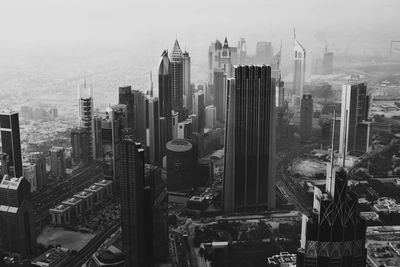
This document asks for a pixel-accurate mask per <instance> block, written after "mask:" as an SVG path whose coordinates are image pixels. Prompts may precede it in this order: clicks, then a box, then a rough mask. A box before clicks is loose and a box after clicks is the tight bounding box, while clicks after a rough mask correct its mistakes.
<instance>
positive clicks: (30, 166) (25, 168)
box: [22, 162, 38, 192]
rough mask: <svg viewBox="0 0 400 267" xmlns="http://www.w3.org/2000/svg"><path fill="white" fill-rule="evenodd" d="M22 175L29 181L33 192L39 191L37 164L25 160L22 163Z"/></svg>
mask: <svg viewBox="0 0 400 267" xmlns="http://www.w3.org/2000/svg"><path fill="white" fill-rule="evenodd" d="M22 175H23V177H24V179H25V180H27V181H28V182H29V185H30V188H31V192H35V191H37V189H38V188H37V179H36V164H35V163H29V162H24V163H23V164H22Z"/></svg>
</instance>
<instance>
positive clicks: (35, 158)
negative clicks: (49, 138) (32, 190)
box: [28, 152, 47, 190]
mask: <svg viewBox="0 0 400 267" xmlns="http://www.w3.org/2000/svg"><path fill="white" fill-rule="evenodd" d="M28 162H29V163H31V164H35V165H36V184H37V189H38V190H40V189H42V188H43V186H45V185H46V184H47V173H46V158H45V156H44V154H43V152H31V153H29V154H28Z"/></svg>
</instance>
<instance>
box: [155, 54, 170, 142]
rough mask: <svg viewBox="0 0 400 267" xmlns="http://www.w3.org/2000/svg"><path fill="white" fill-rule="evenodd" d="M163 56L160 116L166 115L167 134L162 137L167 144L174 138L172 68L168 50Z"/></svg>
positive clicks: (159, 80)
mask: <svg viewBox="0 0 400 267" xmlns="http://www.w3.org/2000/svg"><path fill="white" fill-rule="evenodd" d="M161 57H162V59H161V63H160V67H159V69H158V97H159V101H160V117H165V122H166V123H165V125H166V129H165V133H166V136H165V137H163V138H162V139H163V140H164V141H165V144H166V142H168V141H169V140H171V139H172V117H171V116H172V103H171V96H172V92H171V90H172V89H171V68H170V61H169V58H168V52H167V51H166V50H164V52H163V53H162V55H161ZM165 144H162V146H165Z"/></svg>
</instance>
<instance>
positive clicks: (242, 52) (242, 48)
mask: <svg viewBox="0 0 400 267" xmlns="http://www.w3.org/2000/svg"><path fill="white" fill-rule="evenodd" d="M237 50H238V61H239V62H238V64H239V65H244V64H246V63H247V44H246V40H245V39H244V38H240V39H239V42H238V46H237Z"/></svg>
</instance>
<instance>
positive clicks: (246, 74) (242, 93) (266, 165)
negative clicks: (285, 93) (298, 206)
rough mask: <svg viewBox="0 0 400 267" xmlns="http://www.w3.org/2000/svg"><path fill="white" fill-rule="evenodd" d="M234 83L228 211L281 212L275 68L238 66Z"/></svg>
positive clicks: (230, 83)
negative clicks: (277, 205) (277, 206)
mask: <svg viewBox="0 0 400 267" xmlns="http://www.w3.org/2000/svg"><path fill="white" fill-rule="evenodd" d="M234 73H235V78H234V79H229V80H228V92H227V112H226V113H227V119H226V126H225V162H224V165H225V167H224V169H225V173H224V183H223V208H224V211H225V212H226V213H231V212H237V211H253V210H262V209H273V208H275V190H276V189H275V158H274V156H275V134H276V133H275V120H274V118H275V115H274V112H275V89H274V88H272V87H271V85H272V84H271V67H269V66H265V65H264V66H236V67H235V68H234Z"/></svg>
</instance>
